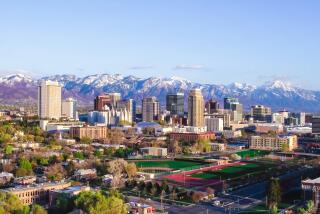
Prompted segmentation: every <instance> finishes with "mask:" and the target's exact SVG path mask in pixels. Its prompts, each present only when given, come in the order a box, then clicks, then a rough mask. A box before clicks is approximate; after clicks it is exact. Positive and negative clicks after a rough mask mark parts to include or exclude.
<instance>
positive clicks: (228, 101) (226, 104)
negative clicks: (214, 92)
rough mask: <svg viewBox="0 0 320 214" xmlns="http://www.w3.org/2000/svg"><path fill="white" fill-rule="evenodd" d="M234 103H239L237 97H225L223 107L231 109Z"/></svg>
mask: <svg viewBox="0 0 320 214" xmlns="http://www.w3.org/2000/svg"><path fill="white" fill-rule="evenodd" d="M232 103H239V100H238V99H237V98H233V97H225V98H224V99H223V108H224V109H228V110H231V104H232Z"/></svg>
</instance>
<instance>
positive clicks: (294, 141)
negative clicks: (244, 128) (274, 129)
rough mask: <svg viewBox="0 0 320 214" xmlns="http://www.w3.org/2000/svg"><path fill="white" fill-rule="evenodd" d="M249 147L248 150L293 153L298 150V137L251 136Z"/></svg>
mask: <svg viewBox="0 0 320 214" xmlns="http://www.w3.org/2000/svg"><path fill="white" fill-rule="evenodd" d="M249 147H250V149H261V150H272V151H293V150H294V149H296V148H298V137H297V136H296V135H283V136H276V137H270V136H251V138H250V141H249Z"/></svg>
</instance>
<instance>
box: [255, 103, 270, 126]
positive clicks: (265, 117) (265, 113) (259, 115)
mask: <svg viewBox="0 0 320 214" xmlns="http://www.w3.org/2000/svg"><path fill="white" fill-rule="evenodd" d="M251 117H253V119H254V120H255V121H263V122H268V123H271V121H272V112H271V108H269V107H265V106H263V105H255V106H251Z"/></svg>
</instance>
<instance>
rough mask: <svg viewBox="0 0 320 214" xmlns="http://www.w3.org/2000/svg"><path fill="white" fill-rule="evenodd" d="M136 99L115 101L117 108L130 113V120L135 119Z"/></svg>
mask: <svg viewBox="0 0 320 214" xmlns="http://www.w3.org/2000/svg"><path fill="white" fill-rule="evenodd" d="M136 108H137V107H136V101H135V100H133V99H126V100H119V101H117V109H118V110H127V111H129V112H130V113H131V118H132V121H133V122H134V121H135V120H136V112H137V110H136Z"/></svg>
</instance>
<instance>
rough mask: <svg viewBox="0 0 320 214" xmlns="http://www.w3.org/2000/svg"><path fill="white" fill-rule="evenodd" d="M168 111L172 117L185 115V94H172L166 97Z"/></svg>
mask: <svg viewBox="0 0 320 214" xmlns="http://www.w3.org/2000/svg"><path fill="white" fill-rule="evenodd" d="M166 101H167V102H166V107H167V108H166V109H167V111H170V114H171V115H180V116H182V115H183V114H184V94H183V93H170V94H167V97H166Z"/></svg>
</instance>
